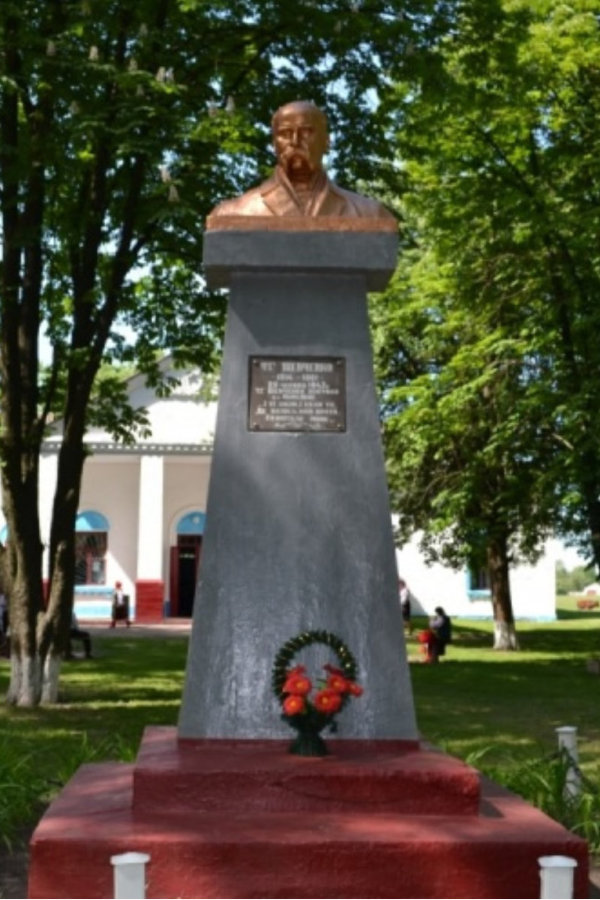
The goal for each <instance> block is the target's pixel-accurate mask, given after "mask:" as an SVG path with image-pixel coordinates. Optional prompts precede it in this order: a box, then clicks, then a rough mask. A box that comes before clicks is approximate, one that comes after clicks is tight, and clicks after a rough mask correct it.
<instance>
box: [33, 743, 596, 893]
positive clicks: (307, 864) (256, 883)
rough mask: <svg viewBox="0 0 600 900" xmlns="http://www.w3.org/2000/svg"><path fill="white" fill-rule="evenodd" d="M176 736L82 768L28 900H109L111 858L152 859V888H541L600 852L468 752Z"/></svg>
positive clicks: (40, 846) (51, 816) (36, 865)
mask: <svg viewBox="0 0 600 900" xmlns="http://www.w3.org/2000/svg"><path fill="white" fill-rule="evenodd" d="M287 745H288V741H274V740H267V741H261V740H242V741H239V740H236V741H232V740H206V741H182V740H178V738H177V733H176V731H175V729H174V728H150V729H147V731H146V734H145V736H144V740H143V742H142V746H141V748H140V753H139V755H138V759H137V762H136V764H135V765H134V766H131V765H125V764H119V763H112V764H111V763H108V764H100V765H88V766H83V767H82V768H81V769H80V770H79V772H78V773H77V774H76V775H75V777H74V778H73V779H72V781H71V782H70V783H69V784H68V785H67V787H66V788H65V790H64V791H63V792H62V794H61V795H60V797H59V798H58V799H57V800H56V801H55V802H54V803H53V804H52V806H51V807H50V809H49V810H48V812H47V813H46V815H45V816H44V818H43V819H42V821H41V823H40V825H39V826H38V828H37V830H36V832H35V835H34V838H33V841H32V844H31V865H30V878H29V897H32V898H34V897H38V898H52V897H57V898H58V897H60V898H69V897H71V898H73V897H77V898H80V897H90V898H91V897H98V898H99V897H112V896H113V894H112V878H113V873H112V866H111V864H110V859H111V856H114V855H116V854H120V853H126V852H130V851H137V852H142V853H148V854H149V855H150V862H149V864H148V866H147V870H146V885H147V886H146V896H147V897H149V898H150V897H206V898H209V897H220V898H233V897H257V898H268V897H298V898H302V897H306V898H308V897H320V898H335V897H348V898H351V897H357V898H363V897H413V898H415V897H428V898H443V897H450V898H452V897H455V898H463V897H472V898H476V897H481V898H483V897H485V898H494V897H498V898H502V897H522V898H535V897H539V896H540V875H539V867H538V862H537V861H538V858H539V857H540V856H569V857H573V858H575V859H576V860H577V863H578V865H577V868H576V870H575V894H574V896H576V897H586V896H587V888H588V885H587V848H586V844H585V841H582V840H580V839H579V838H576V837H574V836H573V835H572V834H570V833H569V832H568V831H566V830H565V829H564V828H562V827H561V826H560V825H557V823H556V822H553V821H552V820H551V819H549V818H548V817H547V816H544V815H543V814H542V813H540V812H539V811H538V810H536V809H534V808H533V807H532V806H529V804H527V803H524V802H523V800H521V799H520V798H519V797H516V796H515V795H514V794H510V793H509V792H508V791H505V790H503V789H501V788H499V787H498V786H497V785H493V784H491V783H490V782H488V781H486V780H484V779H481V778H480V777H479V775H478V773H477V772H475V771H474V770H473V769H472V768H471V767H470V766H467V765H466V764H465V763H463V762H460V761H459V760H456V759H452V758H451V757H448V756H446V755H445V754H443V753H439V752H436V751H433V750H431V749H428V748H420V749H416V748H414V747H411V746H410V745H407V744H406V743H404V742H402V741H343V740H340V741H336V742H335V744H334V745H333V748H332V749H333V750H334V752H333V753H332V755H331V756H328V757H325V758H319V759H315V758H312V759H309V758H298V757H295V756H291V755H290V754H288V753H287V752H286V751H287Z"/></svg>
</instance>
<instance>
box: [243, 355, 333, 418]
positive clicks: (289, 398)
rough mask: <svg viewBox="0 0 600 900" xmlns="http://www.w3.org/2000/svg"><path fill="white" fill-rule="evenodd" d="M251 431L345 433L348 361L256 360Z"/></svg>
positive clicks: (319, 358) (250, 405)
mask: <svg viewBox="0 0 600 900" xmlns="http://www.w3.org/2000/svg"><path fill="white" fill-rule="evenodd" d="M248 393H249V397H248V428H249V430H250V431H338V432H340V431H345V430H346V360H345V359H344V357H331V356H293V357H287V356H251V357H250V373H249V392H248Z"/></svg>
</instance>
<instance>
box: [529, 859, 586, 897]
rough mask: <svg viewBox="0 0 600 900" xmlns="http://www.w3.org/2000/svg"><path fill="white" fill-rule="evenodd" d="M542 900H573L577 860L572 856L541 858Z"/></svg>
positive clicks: (539, 861)
mask: <svg viewBox="0 0 600 900" xmlns="http://www.w3.org/2000/svg"><path fill="white" fill-rule="evenodd" d="M538 863H539V865H540V879H541V882H542V884H541V890H540V897H541V900H571V898H572V897H573V875H574V869H575V866H576V865H577V860H576V859H572V857H570V856H540V858H539V859H538Z"/></svg>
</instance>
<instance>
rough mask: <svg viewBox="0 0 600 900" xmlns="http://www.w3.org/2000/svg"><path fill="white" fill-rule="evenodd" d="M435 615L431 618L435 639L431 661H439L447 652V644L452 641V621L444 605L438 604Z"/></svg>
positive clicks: (430, 623) (431, 628)
mask: <svg viewBox="0 0 600 900" xmlns="http://www.w3.org/2000/svg"><path fill="white" fill-rule="evenodd" d="M434 612H435V615H434V616H432V618H431V619H430V620H429V628H430V630H431V631H432V632H433V635H434V638H435V640H434V641H433V644H432V648H431V659H430V660H429V661H430V662H433V663H437V662H439V661H440V656H444V655H445V653H446V645H447V644H449V643H451V641H452V622H451V620H450V616H448V615H446V612H445V611H444V608H443V607H442V606H436V608H435V610H434Z"/></svg>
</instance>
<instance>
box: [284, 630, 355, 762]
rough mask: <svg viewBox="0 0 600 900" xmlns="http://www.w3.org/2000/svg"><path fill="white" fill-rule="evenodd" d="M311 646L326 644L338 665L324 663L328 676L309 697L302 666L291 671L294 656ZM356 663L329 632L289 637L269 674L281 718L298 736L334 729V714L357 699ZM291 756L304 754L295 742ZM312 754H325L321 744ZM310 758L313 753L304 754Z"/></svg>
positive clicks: (303, 633) (342, 643)
mask: <svg viewBox="0 0 600 900" xmlns="http://www.w3.org/2000/svg"><path fill="white" fill-rule="evenodd" d="M312 644H325V645H326V646H327V647H330V648H331V649H332V650H333V652H334V653H335V655H336V656H337V661H338V664H339V665H338V666H332V665H330V664H329V663H326V664H325V665H324V666H323V668H324V669H325V672H326V673H327V674H326V675H325V676H324V677H321V678H320V679H319V681H318V682H317V685H316V693H315V695H314V697H312V698H311V696H310V694H311V691H312V690H313V684H312V681H311V680H310V679H309V678H308V676H307V675H306V667H305V666H295V667H293V668H290V664H291V662H292V661H293V659H294V657H295V655H296V653H298V651H300V650H302V649H304V648H305V647H310V646H311V645H312ZM356 670H357V664H356V660H355V659H354V657H353V655H352V653H351V652H350V650H349V649H348V647H347V646H346V645H345V644H344V642H343V641H342V640H341V639H340V638H339V637H337V636H336V635H335V634H332V633H331V632H330V631H304V632H302V634H299V635H297V636H296V637H293V638H291V639H290V640H289V641H287V642H286V643H285V644H284V645H283V646H282V647H281V649H280V650H279V653H278V654H277V656H276V657H275V662H274V664H273V672H272V685H273V692H274V694H275V696H276V697H277V699H278V700H279V702H280V703H281V704H282V708H283V712H282V719H283V720H284V721H286V722H287V723H288V724H289V725H291V726H292V728H295V729H297V730H298V732H299V733H300V735H302V734H304V735H306V734H312V735H313V736H314V735H318V733H319V732H320V731H321V729H323V728H325V727H328V728H329V729H330V730H331V731H335V730H336V728H337V725H336V722H335V715H336V714H337V713H338V712H340V710H342V709H343V708H344V706H345V705H346V704H347V702H348V700H349V699H350V697H360V695H361V694H362V692H363V689H362V687H361V686H360V685H359V684H357V683H356V680H355V679H356ZM290 749H291V752H293V753H305V752H306V751H305V750H302V749H298V741H296V743H295V744H292V747H291V748H290ZM313 752H314V754H315V755H320V754H323V753H326V752H327V750H326V749H325V747H324V744H322V743H321V749H320V751H316V750H314V751H313ZM307 755H312V753H310V754H307Z"/></svg>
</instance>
